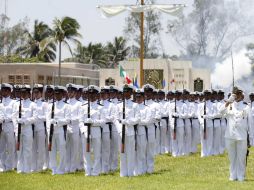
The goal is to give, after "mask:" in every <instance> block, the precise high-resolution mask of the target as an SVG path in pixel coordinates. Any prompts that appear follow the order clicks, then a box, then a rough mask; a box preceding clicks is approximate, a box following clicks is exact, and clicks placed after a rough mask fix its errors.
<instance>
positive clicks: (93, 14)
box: [0, 0, 193, 57]
mask: <svg viewBox="0 0 254 190" xmlns="http://www.w3.org/2000/svg"><path fill="white" fill-rule="evenodd" d="M4 1H5V0H0V13H3V12H4ZM7 1H8V11H7V15H8V16H9V18H10V19H11V20H10V23H9V25H13V24H15V23H17V22H18V21H19V20H21V19H23V18H25V17H28V18H29V19H30V27H32V25H33V21H34V20H35V19H38V20H40V21H44V22H45V23H47V24H49V25H50V26H51V25H52V21H53V19H54V18H55V17H59V18H61V17H63V16H70V17H73V18H75V19H77V20H78V22H79V23H80V25H81V30H80V33H81V34H82V36H83V39H81V41H82V43H83V44H88V43H89V42H102V43H104V42H107V41H111V40H112V39H113V38H114V37H115V36H121V35H122V34H123V28H124V25H125V18H126V17H127V15H128V13H123V14H121V15H119V16H116V17H113V18H110V19H104V18H102V17H101V15H100V13H99V11H98V10H97V9H96V6H97V5H109V4H112V5H118V4H135V3H136V2H137V0H7ZM192 1H193V0H181V1H180V0H157V3H160V4H168V3H186V4H187V5H188V6H189V7H191V3H192ZM166 18H167V16H165V15H164V14H162V22H163V25H164V26H166V23H167V19H166ZM164 28H165V27H164ZM162 41H163V45H164V47H165V49H166V50H165V51H166V52H167V53H170V54H173V53H176V54H177V53H178V51H177V48H175V46H176V44H174V42H173V41H172V40H170V39H169V38H168V36H167V35H166V34H165V29H164V32H162ZM173 46H174V48H172V47H173ZM63 56H64V57H68V56H69V54H68V52H67V51H64V52H63Z"/></svg>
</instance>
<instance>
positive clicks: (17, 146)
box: [16, 96, 22, 151]
mask: <svg viewBox="0 0 254 190" xmlns="http://www.w3.org/2000/svg"><path fill="white" fill-rule="evenodd" d="M21 108H22V105H21V96H20V99H19V119H21V111H22V110H21ZM20 135H21V123H19V124H18V141H17V144H16V149H17V151H19V148H20Z"/></svg>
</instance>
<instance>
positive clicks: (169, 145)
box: [166, 126, 172, 153]
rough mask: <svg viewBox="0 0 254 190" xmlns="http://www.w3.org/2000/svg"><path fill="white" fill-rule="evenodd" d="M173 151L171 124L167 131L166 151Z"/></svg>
mask: <svg viewBox="0 0 254 190" xmlns="http://www.w3.org/2000/svg"><path fill="white" fill-rule="evenodd" d="M171 152H172V134H171V129H170V126H168V129H167V131H166V153H171Z"/></svg>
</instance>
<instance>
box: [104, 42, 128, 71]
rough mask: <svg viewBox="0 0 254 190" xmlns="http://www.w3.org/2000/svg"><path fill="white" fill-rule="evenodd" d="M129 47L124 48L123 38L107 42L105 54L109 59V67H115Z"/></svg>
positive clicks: (125, 54)
mask: <svg viewBox="0 0 254 190" xmlns="http://www.w3.org/2000/svg"><path fill="white" fill-rule="evenodd" d="M129 50H130V47H126V40H125V39H124V38H123V37H115V38H114V42H113V43H111V42H108V44H107V46H106V52H107V55H108V57H109V62H110V64H109V67H116V66H117V64H118V62H119V61H122V60H124V59H125V57H126V56H127V55H128V53H129Z"/></svg>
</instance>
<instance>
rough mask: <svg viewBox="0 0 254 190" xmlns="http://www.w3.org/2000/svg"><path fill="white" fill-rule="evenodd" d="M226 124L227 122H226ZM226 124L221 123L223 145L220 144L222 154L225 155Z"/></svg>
mask: <svg viewBox="0 0 254 190" xmlns="http://www.w3.org/2000/svg"><path fill="white" fill-rule="evenodd" d="M224 122H225V121H224ZM226 128H227V126H226V122H225V123H223V121H222V122H221V140H220V141H221V144H220V154H223V153H224V151H225V148H226V144H225V132H226Z"/></svg>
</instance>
